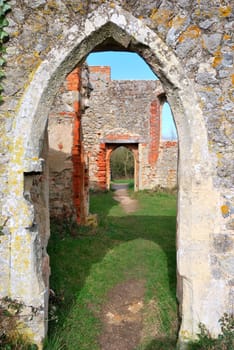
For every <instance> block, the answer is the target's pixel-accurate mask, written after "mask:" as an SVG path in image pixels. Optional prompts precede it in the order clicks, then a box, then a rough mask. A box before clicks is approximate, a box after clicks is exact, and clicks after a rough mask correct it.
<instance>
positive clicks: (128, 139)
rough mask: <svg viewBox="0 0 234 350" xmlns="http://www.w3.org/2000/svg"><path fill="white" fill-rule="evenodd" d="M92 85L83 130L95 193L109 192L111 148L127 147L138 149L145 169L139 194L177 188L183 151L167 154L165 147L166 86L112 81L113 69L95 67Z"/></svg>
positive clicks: (170, 150)
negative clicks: (108, 154) (98, 190)
mask: <svg viewBox="0 0 234 350" xmlns="http://www.w3.org/2000/svg"><path fill="white" fill-rule="evenodd" d="M89 79H90V84H91V87H92V92H91V94H90V98H89V101H88V107H89V108H87V109H86V110H85V112H84V114H83V115H82V130H83V138H84V140H83V143H84V151H85V154H86V155H87V158H88V160H89V178H90V186H91V188H95V187H99V188H102V189H106V188H108V181H107V179H108V171H107V168H108V170H109V167H108V161H109V159H107V157H106V149H107V148H108V144H111V143H114V144H119V145H125V146H126V147H128V146H129V145H131V144H136V145H137V148H138V154H139V169H138V171H137V174H136V178H137V182H138V184H139V187H138V188H139V189H147V188H153V187H156V186H158V185H161V186H163V187H172V186H174V185H175V184H176V169H177V145H176V144H175V143H174V144H173V147H174V149H173V147H172V145H171V147H170V148H168V149H167V152H163V149H164V147H163V143H161V144H160V142H162V140H161V111H162V105H161V100H160V98H161V96H163V95H164V91H163V89H162V86H161V83H160V82H159V81H156V80H155V81H140V80H139V81H134V80H133V81H125V80H120V81H118V80H111V72H110V67H95V66H93V67H89ZM165 156H166V157H165ZM158 157H160V167H159V166H158V164H157V161H158ZM168 162H169V163H170V164H169V163H168ZM167 163H168V164H167ZM162 165H163V166H162ZM169 171H170V176H169V175H168V172H169ZM172 174H173V175H172ZM172 176H174V179H172ZM169 178H170V180H169V181H167V179H169ZM172 184H173V185H172Z"/></svg>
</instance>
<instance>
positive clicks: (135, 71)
mask: <svg viewBox="0 0 234 350" xmlns="http://www.w3.org/2000/svg"><path fill="white" fill-rule="evenodd" d="M87 63H88V65H90V66H110V67H111V79H113V80H155V79H158V78H157V77H156V75H155V74H154V73H153V72H152V70H151V69H150V68H149V66H148V65H147V64H146V63H145V61H144V60H143V59H142V58H141V57H140V56H139V55H138V54H136V53H131V52H118V51H117V52H97V53H91V54H90V55H89V56H88V58H87ZM173 135H176V129H175V125H174V121H173V117H172V114H171V109H170V106H169V105H168V103H165V104H164V107H163V113H162V137H163V139H171V138H173V137H172V136H173Z"/></svg>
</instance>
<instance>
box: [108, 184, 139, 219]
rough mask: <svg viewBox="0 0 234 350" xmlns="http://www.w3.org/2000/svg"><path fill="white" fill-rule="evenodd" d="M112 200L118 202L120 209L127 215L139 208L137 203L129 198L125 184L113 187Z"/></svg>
mask: <svg viewBox="0 0 234 350" xmlns="http://www.w3.org/2000/svg"><path fill="white" fill-rule="evenodd" d="M114 199H115V200H117V201H118V202H120V205H121V207H122V208H123V210H124V211H125V213H127V214H130V213H133V212H134V211H136V210H137V209H138V208H139V205H138V201H137V200H136V199H132V198H130V197H129V195H128V185H127V184H116V185H115V195H114Z"/></svg>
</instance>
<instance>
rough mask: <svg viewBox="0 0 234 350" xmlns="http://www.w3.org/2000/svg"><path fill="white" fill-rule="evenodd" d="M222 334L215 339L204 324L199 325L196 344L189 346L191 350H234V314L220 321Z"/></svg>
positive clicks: (224, 316)
mask: <svg viewBox="0 0 234 350" xmlns="http://www.w3.org/2000/svg"><path fill="white" fill-rule="evenodd" d="M219 323H220V326H221V334H219V336H218V337H217V338H216V339H214V338H212V337H211V334H210V332H209V331H208V329H207V328H206V326H205V325H204V324H203V323H200V324H199V329H200V333H199V334H198V340H197V342H195V343H191V344H189V348H188V349H189V350H233V349H234V314H230V315H229V314H227V313H224V315H223V316H222V317H221V319H220V320H219Z"/></svg>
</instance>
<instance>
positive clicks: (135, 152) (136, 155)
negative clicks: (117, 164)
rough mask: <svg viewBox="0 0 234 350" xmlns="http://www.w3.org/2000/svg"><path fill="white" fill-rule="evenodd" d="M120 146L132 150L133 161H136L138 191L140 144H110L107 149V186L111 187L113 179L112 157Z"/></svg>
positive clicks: (135, 173)
mask: <svg viewBox="0 0 234 350" xmlns="http://www.w3.org/2000/svg"><path fill="white" fill-rule="evenodd" d="M119 147H125V148H126V149H127V150H129V151H130V152H132V157H133V162H134V172H133V178H134V190H135V191H137V190H138V188H139V152H138V144H135V143H133V144H124V143H123V144H121V143H120V144H117V145H116V144H108V151H107V188H108V189H109V188H110V181H111V157H112V155H113V152H114V151H116V150H117V149H118V148H119Z"/></svg>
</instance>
